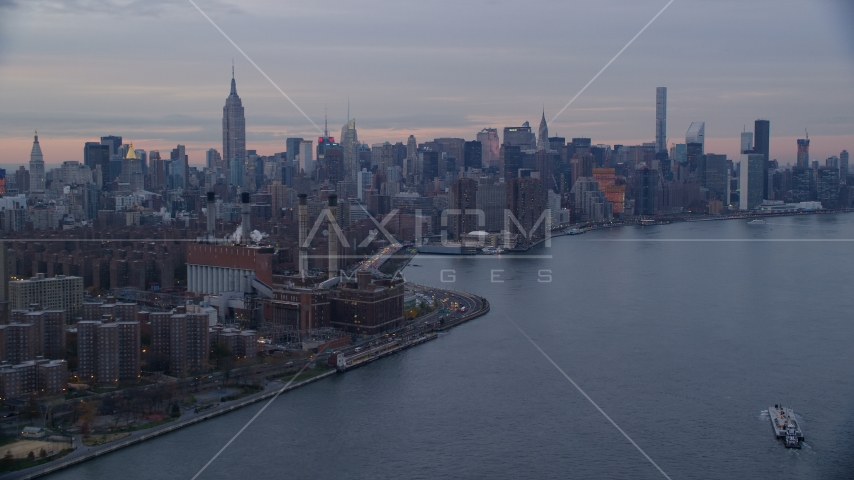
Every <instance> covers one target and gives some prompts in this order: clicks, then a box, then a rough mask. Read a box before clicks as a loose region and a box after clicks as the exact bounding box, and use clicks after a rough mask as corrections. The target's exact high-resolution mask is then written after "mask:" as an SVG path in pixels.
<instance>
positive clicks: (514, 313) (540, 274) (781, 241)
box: [50, 214, 854, 480]
mask: <svg viewBox="0 0 854 480" xmlns="http://www.w3.org/2000/svg"><path fill="white" fill-rule="evenodd" d="M414 265H418V266H414ZM852 273H854V214H837V215H802V216H794V217H778V218H769V219H767V223H766V224H764V225H749V224H748V223H747V221H746V220H727V221H714V222H692V223H677V224H672V225H665V226H650V227H623V228H613V229H605V230H599V231H594V232H589V233H586V234H584V235H577V236H571V237H561V238H555V239H553V240H552V242H551V246H545V245H542V246H539V247H537V248H535V249H533V250H531V251H530V252H528V253H527V254H522V255H513V256H509V255H501V256H478V257H433V256H430V257H425V256H418V257H416V258H415V259H414V260H413V262H412V265H410V266H409V267H407V269H406V270H405V272H404V274H405V275H406V278H407V280H410V281H414V282H416V283H420V284H424V285H434V286H437V287H443V288H451V289H456V290H462V291H466V292H471V293H475V294H479V295H482V296H484V297H486V298H487V299H488V300H489V301H490V303H491V304H492V310H491V312H490V313H489V314H487V315H485V316H483V317H480V318H478V319H476V320H474V321H472V322H469V323H467V324H464V325H462V326H461V327H459V328H456V329H454V330H452V332H451V334H450V335H447V336H443V337H441V338H439V339H438V340H435V341H432V342H429V343H427V344H425V345H422V346H419V347H417V348H413V349H410V350H407V351H405V352H402V353H401V354H398V355H394V356H392V357H389V358H387V359H383V360H381V361H378V362H374V363H373V364H370V365H368V366H366V367H364V368H360V369H357V370H354V371H352V372H348V373H346V374H343V375H337V376H334V377H332V378H330V379H326V380H322V381H319V382H317V383H314V384H311V385H308V386H306V387H305V388H300V389H297V390H295V391H292V392H290V393H287V394H285V395H282V396H281V397H279V398H278V399H277V400H276V401H275V403H273V404H272V405H271V406H270V407H269V408H268V409H267V410H266V411H265V412H264V413H263V414H262V415H261V416H260V417H259V418H258V419H257V420H256V421H255V423H253V424H252V425H251V426H249V427H248V428H247V429H246V430H245V431H244V432H243V434H242V435H241V436H240V437H239V438H238V439H237V440H236V441H235V442H234V443H233V444H232V445H231V446H230V447H229V448H228V449H226V450H225V451H224V452H223V453H222V455H220V456H219V457H218V458H217V459H216V461H214V462H213V463H212V464H211V465H210V467H208V469H207V470H206V471H205V472H204V473H203V474H202V475H201V476H200V477H199V478H200V479H233V478H242V479H279V478H342V479H343V478H371V479H376V478H424V479H433V478H609V479H618V478H625V479H658V478H664V476H663V475H662V473H661V472H660V471H659V470H657V469H656V468H655V467H654V466H653V464H652V463H651V462H650V461H649V460H648V459H647V458H645V457H644V456H643V455H642V454H641V453H640V452H639V451H638V449H636V448H635V447H634V446H633V445H632V444H631V443H630V442H629V441H628V440H627V439H626V437H625V436H623V435H622V434H621V433H620V432H619V431H618V430H617V429H616V428H615V427H614V425H612V424H611V423H610V422H609V421H608V420H607V419H606V418H605V417H604V416H603V414H602V413H600V412H599V411H598V410H597V409H596V408H595V407H594V406H593V405H592V403H591V402H590V401H589V400H588V399H587V398H585V397H584V396H583V395H582V394H581V393H580V392H579V390H578V389H576V387H574V386H573V385H572V383H570V381H569V380H568V379H567V378H566V377H565V376H564V375H563V374H561V372H560V371H558V370H557V368H556V367H555V366H554V365H553V364H552V363H551V362H550V361H549V360H548V359H547V358H546V356H545V355H548V357H550V358H551V359H552V360H553V361H554V363H555V364H556V365H557V366H559V367H560V368H561V369H562V370H563V371H564V372H565V373H566V375H567V376H568V377H570V378H571V379H572V380H573V381H575V382H576V383H577V385H578V387H579V388H580V389H582V390H583V391H584V392H585V393H586V394H587V395H588V396H589V397H590V399H591V400H592V401H594V402H596V404H598V405H599V407H601V409H602V411H604V412H605V413H606V414H607V415H608V416H610V418H611V419H612V420H613V421H614V422H615V423H616V424H617V425H618V426H619V427H620V428H622V430H623V431H624V432H625V433H626V435H628V436H629V437H631V439H632V440H634V441H635V443H636V444H637V445H638V447H640V448H641V449H642V450H643V451H644V452H646V454H647V455H648V456H649V458H650V459H651V460H652V461H654V462H655V463H656V464H657V465H658V466H659V467H660V468H661V469H662V470H663V471H664V472H666V474H667V475H669V476H670V477H671V478H673V479H733V478H768V479H779V480H782V479H802V478H803V479H812V478H851V477H852V475H854V308H852V306H854V288H852V287H854V278H852ZM514 323H515V325H514ZM517 326H518V328H517ZM520 330H521V332H520ZM522 332H524V334H527V335H528V336H529V337H530V339H531V341H532V342H533V343H532V342H531V341H529V340H528V339H526V337H525V336H524V335H523V333H522ZM534 344H536V345H537V346H539V348H540V349H541V350H542V352H541V351H539V350H538V349H537V348H536V347H535V346H534ZM776 403H782V404H784V405H786V406H791V407H793V408H794V410H795V412H796V413H797V415H798V417H799V419H800V421H801V424H802V427H803V430H804V434H805V437H806V440H805V444H804V447H803V448H802V449H801V450H787V449H786V448H784V446H783V444H782V443H781V442H780V441H777V440H775V439H774V435H773V432H772V429H771V426H770V423H769V420H768V417H767V413H763V411H764V410H767V408H768V406H769V405H773V404H776ZM262 405H263V403H262V404H256V405H253V406H250V407H247V408H245V409H242V410H240V411H237V412H234V413H231V414H228V415H224V416H222V417H218V418H216V419H213V420H210V421H208V422H204V423H202V424H199V425H195V426H191V427H188V428H185V429H182V430H180V431H177V432H175V433H171V434H168V435H164V436H161V437H158V438H156V439H154V440H151V441H148V442H144V443H142V444H138V445H136V446H133V447H129V448H126V449H123V450H120V451H118V452H115V453H111V454H108V455H105V456H104V457H101V458H98V459H94V460H91V461H88V462H85V463H83V464H80V465H78V466H75V467H72V468H70V469H68V470H65V471H62V472H59V473H56V474H54V475H52V476H51V477H50V478H57V479H59V478H63V479H66V478H67V479H81V480H82V479H86V480H92V479H114V478H122V479H146V480H150V479H166V478H168V479H172V478H186V479H189V478H192V477H193V475H195V474H196V472H198V471H199V469H200V468H201V467H202V466H203V465H205V463H207V462H208V460H210V459H211V458H212V457H213V456H214V455H215V454H216V453H217V451H219V449H220V448H222V446H223V445H225V444H226V443H227V442H228V440H229V439H230V438H231V437H232V436H233V435H234V434H235V433H236V432H237V431H238V430H240V428H241V427H243V425H244V424H245V423H246V422H247V421H248V420H249V419H250V418H251V417H252V416H253V415H255V413H256V412H257V411H258V410H259V409H260V408H261V406H262Z"/></svg>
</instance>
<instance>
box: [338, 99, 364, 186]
mask: <svg viewBox="0 0 854 480" xmlns="http://www.w3.org/2000/svg"><path fill="white" fill-rule="evenodd" d="M347 112H348V113H347V116H348V117H349V112H350V109H349V107H348V108H347ZM341 148H343V149H344V174H345V175H346V176H347V178H349V179H352V178H353V177H356V176H357V175H358V173H359V170H360V166H359V136H358V135H357V133H356V119H355V118H351V119H349V120H347V124H346V125H344V126H343V127H341Z"/></svg>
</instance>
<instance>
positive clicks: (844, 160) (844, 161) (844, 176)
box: [839, 150, 848, 185]
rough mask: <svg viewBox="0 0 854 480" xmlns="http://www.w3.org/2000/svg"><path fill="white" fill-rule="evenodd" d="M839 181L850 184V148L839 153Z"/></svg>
mask: <svg viewBox="0 0 854 480" xmlns="http://www.w3.org/2000/svg"><path fill="white" fill-rule="evenodd" d="M839 183H841V184H842V185H847V184H848V150H843V151H842V153H840V154H839Z"/></svg>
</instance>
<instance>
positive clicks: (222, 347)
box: [210, 342, 234, 370]
mask: <svg viewBox="0 0 854 480" xmlns="http://www.w3.org/2000/svg"><path fill="white" fill-rule="evenodd" d="M232 357H234V352H232V351H231V349H229V348H228V346H227V345H226V344H225V342H217V344H216V345H214V347H213V348H212V349H211V354H210V360H211V362H213V363H214V364H216V368H217V370H219V369H220V368H221V367H222V364H223V361H224V360H226V359H229V358H232Z"/></svg>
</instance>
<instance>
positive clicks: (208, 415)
mask: <svg viewBox="0 0 854 480" xmlns="http://www.w3.org/2000/svg"><path fill="white" fill-rule="evenodd" d="M411 257H412V258H414V257H415V255H412V256H411ZM410 260H411V258H410ZM418 287H421V288H430V287H425V286H423V285H418ZM435 290H436V291H437V292H453V293H454V294H456V295H459V296H465V297H469V298H471V299H472V300H474V299H477V300H479V301H480V302H481V308H480V309H478V310H477V311H472V312H470V313H469V314H468V315H465V316H463V317H460V318H459V319H457V320H455V321H454V322H453V323H451V324H448V325H443V326H441V327H436V328H435V330H437V331H447V330H449V329H451V328H453V327H456V326H459V325H461V324H463V323H466V322H468V321H471V320H474V319H475V318H478V317H480V316H483V315H485V314H486V313H488V312H489V310H490V308H489V302H488V301H487V300H486V299H485V298H484V297H481V296H479V295H475V294H471V293H465V292H459V291H456V290H447V289H435ZM421 344H423V343H419V344H416V345H412V346H410V347H408V348H411V347H416V346H418V345H421ZM408 348H407V349H408ZM404 350H405V349H404ZM401 351H402V350H401ZM396 353H399V351H395V352H393V354H396ZM384 357H385V356H383V357H382V358H384ZM377 360H379V358H378V359H377ZM339 373H346V372H339V371H338V370H337V369H334V368H333V369H331V370H329V371H328V372H324V373H321V374H319V375H316V376H313V377H311V378H307V379H305V380H301V381H299V382H295V383H293V384H291V385H290V386H288V387H287V388H285V389H284V390H282V387H283V386H284V385H287V382H281V381H270V382H269V383H268V384H267V386H266V387H265V388H264V390H262V391H261V392H258V393H255V394H252V395H249V396H246V397H244V398H241V399H238V400H236V403H234V404H232V405H220V406H219V407H216V408H213V409H210V410H206V411H204V412H201V413H197V414H192V416H190V417H188V418H184V419H181V418H178V419H176V420H175V421H172V422H169V423H167V424H164V425H159V426H157V427H153V428H151V429H146V430H140V431H137V432H133V433H131V435H130V436H129V437H126V438H123V439H119V440H116V441H114V442H110V443H106V444H103V445H98V446H95V447H86V446H84V445H83V443H82V437H80V436H77V435H76V436H74V439H73V441H72V445H73V446H74V447H75V448H74V450H73V451H72V452H71V453H69V454H68V455H66V456H64V457H62V458H61V459H57V460H56V461H55V462H48V463H46V464H43V465H38V466H35V467H30V468H27V469H23V470H17V471H14V472H8V473H4V474H2V475H0V480H7V479H9V480H11V479H16V480H17V479H20V480H28V479H32V478H38V477H43V476H45V475H50V474H52V473H56V472H59V471H60V470H63V469H65V468H68V467H72V466H74V465H77V464H80V463H83V462H86V461H88V460H91V459H93V458H97V457H100V456H102V455H106V454H109V453H111V452H114V451H117V450H121V449H122V448H125V447H129V446H131V445H136V444H138V443H141V442H144V441H146V440H150V439H152V438H155V437H159V436H161V435H166V434H168V433H171V432H174V431H176V430H179V429H181V428H185V427H189V426H191V425H195V424H197V423H200V422H203V421H206V420H210V419H212V418H215V417H218V416H220V415H225V414H227V413H231V412H233V411H236V410H238V409H241V408H244V407H247V406H249V405H252V404H255V403H258V402H261V401H263V400H267V399H269V398H272V397H274V396H276V395H278V394H279V391H280V390H281V393H285V392H289V391H291V390H294V389H296V388H299V387H302V386H305V385H308V384H310V383H313V382H316V381H319V380H322V379H324V378H327V377H330V376H333V375H336V374H339ZM84 449H85V450H84Z"/></svg>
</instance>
